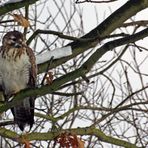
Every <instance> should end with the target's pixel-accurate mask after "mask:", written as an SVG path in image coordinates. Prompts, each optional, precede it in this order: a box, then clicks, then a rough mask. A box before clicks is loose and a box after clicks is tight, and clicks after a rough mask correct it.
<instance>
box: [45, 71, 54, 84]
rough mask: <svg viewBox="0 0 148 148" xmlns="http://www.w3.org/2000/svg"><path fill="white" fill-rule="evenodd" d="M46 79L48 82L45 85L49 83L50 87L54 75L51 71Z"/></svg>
mask: <svg viewBox="0 0 148 148" xmlns="http://www.w3.org/2000/svg"><path fill="white" fill-rule="evenodd" d="M45 79H46V82H45V83H47V84H48V85H50V84H51V83H52V82H53V73H52V72H50V71H49V72H48V73H47V74H46V77H45Z"/></svg>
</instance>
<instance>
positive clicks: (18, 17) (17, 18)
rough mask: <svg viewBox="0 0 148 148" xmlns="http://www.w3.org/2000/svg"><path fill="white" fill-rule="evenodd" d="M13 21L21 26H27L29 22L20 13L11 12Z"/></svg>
mask: <svg viewBox="0 0 148 148" xmlns="http://www.w3.org/2000/svg"><path fill="white" fill-rule="evenodd" d="M12 16H13V18H14V21H16V22H18V24H19V25H21V26H23V27H25V28H26V27H29V26H30V23H29V21H28V20H27V19H25V18H24V17H23V16H22V15H18V14H12Z"/></svg>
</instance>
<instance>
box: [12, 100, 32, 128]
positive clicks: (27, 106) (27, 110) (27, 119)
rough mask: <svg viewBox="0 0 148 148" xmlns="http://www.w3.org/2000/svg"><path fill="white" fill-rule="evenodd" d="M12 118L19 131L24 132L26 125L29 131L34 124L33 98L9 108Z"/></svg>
mask: <svg viewBox="0 0 148 148" xmlns="http://www.w3.org/2000/svg"><path fill="white" fill-rule="evenodd" d="M11 111H12V113H13V116H14V122H15V123H16V124H17V125H18V126H19V128H20V130H22V131H23V130H24V128H25V126H26V125H29V126H30V129H31V128H32V126H33V123H34V98H32V97H29V98H26V99H24V100H23V102H21V103H19V104H18V105H17V106H15V107H13V108H11Z"/></svg>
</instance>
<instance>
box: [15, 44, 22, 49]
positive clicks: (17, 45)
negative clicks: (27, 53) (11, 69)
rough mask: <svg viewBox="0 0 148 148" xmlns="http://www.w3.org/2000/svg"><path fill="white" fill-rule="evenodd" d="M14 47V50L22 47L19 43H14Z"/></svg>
mask: <svg viewBox="0 0 148 148" xmlns="http://www.w3.org/2000/svg"><path fill="white" fill-rule="evenodd" d="M14 47H15V48H21V47H22V45H21V44H19V43H15V44H14Z"/></svg>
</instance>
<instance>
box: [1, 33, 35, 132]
mask: <svg viewBox="0 0 148 148" xmlns="http://www.w3.org/2000/svg"><path fill="white" fill-rule="evenodd" d="M36 75H37V72H36V63H35V56H34V53H33V51H32V50H31V49H30V48H29V47H28V46H27V45H26V43H25V40H24V37H23V34H22V33H20V32H18V31H11V32H8V33H7V34H6V35H5V36H4V37H3V41H2V47H1V49H0V87H1V89H2V91H3V93H4V96H5V101H9V99H10V97H11V96H13V95H15V94H16V93H17V92H19V91H20V90H22V89H25V88H34V87H35V85H36ZM34 99H35V98H34V97H28V98H25V99H24V100H23V101H22V102H21V103H19V104H16V106H15V107H13V108H11V111H12V113H13V116H14V122H15V123H16V124H18V126H19V128H20V129H21V130H22V131H23V130H24V127H25V125H27V124H28V125H30V128H31V127H32V125H33V123H34V101H35V100H34Z"/></svg>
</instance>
